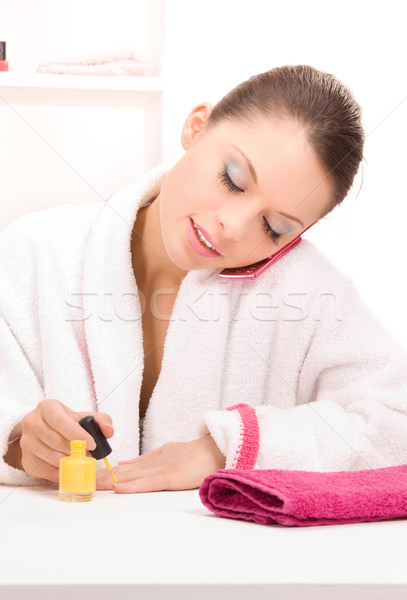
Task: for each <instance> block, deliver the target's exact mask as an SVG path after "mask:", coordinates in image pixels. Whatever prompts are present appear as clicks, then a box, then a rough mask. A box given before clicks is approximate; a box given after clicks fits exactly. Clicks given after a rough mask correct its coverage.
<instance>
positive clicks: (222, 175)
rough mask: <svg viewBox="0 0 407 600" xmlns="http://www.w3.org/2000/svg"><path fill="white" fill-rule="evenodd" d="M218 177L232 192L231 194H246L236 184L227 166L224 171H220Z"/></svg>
mask: <svg viewBox="0 0 407 600" xmlns="http://www.w3.org/2000/svg"><path fill="white" fill-rule="evenodd" d="M218 177H219V179H220V180H221V182H222V183H223V185H224V186H225V187H226V188H227V189H228V190H229V191H230V192H237V193H241V192H244V190H242V188H240V187H238V186H237V185H236V184H235V182H234V181H233V179H232V178H231V177H230V175H229V173H228V170H227V166H226V165H225V166H224V167H223V169H222V171H220V172H219V173H218Z"/></svg>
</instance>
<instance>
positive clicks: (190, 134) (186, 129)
mask: <svg viewBox="0 0 407 600" xmlns="http://www.w3.org/2000/svg"><path fill="white" fill-rule="evenodd" d="M211 112H212V105H211V104H210V103H209V102H203V103H202V104H198V106H195V108H193V109H192V110H191V112H190V113H189V115H188V117H187V119H186V121H185V123H184V126H183V127H182V132H181V144H182V147H183V148H184V150H188V148H189V147H190V145H191V144H192V142H193V140H194V139H195V137H196V136H197V135H198V134H199V133H201V132H202V131H203V129H204V126H205V122H206V120H207V118H208V117H209V115H210V114H211Z"/></svg>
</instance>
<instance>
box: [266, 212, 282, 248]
mask: <svg viewBox="0 0 407 600" xmlns="http://www.w3.org/2000/svg"><path fill="white" fill-rule="evenodd" d="M263 221H264V231H265V232H266V234H267V235H268V236H269V237H271V239H272V240H273V242H274V243H275V244H276V245H278V242H279V240H280V238H281V236H282V235H283V234H282V233H278V232H277V231H274V229H273V228H272V227H270V224H269V223H268V222H267V220H266V219H265V218H264V217H263Z"/></svg>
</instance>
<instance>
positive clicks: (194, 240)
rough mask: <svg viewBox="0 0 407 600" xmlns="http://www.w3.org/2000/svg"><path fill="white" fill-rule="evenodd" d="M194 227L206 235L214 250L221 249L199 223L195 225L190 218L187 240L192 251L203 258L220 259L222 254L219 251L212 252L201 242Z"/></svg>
mask: <svg viewBox="0 0 407 600" xmlns="http://www.w3.org/2000/svg"><path fill="white" fill-rule="evenodd" d="M194 225H195V226H196V227H197V228H198V229H199V231H200V232H201V233H202V234H203V235H204V237H205V238H206V239H207V240H208V242H209V243H210V244H211V245H212V246H213V247H214V248H217V249H218V248H219V247H218V245H217V244H215V243H214V242H213V240H212V238H211V237H210V235H209V234H208V233H207V232H206V231H205V230H204V229H202V228H201V227H200V226H199V225H198V224H197V223H194V221H193V220H192V219H191V218H190V219H189V221H188V227H187V238H188V241H189V244H190V246H191V248H192V250H194V251H195V252H196V253H197V254H199V255H200V256H203V257H204V258H218V257H219V256H222V254H221V252H218V251H217V250H212V248H208V247H207V246H205V245H204V244H203V243H202V242H201V241H200V239H199V237H198V233H197V231H196V229H195V227H194ZM219 250H220V249H219Z"/></svg>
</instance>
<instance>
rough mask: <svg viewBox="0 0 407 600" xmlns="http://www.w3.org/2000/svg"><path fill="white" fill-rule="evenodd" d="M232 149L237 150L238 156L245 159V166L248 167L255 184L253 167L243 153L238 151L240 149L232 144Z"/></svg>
mask: <svg viewBox="0 0 407 600" xmlns="http://www.w3.org/2000/svg"><path fill="white" fill-rule="evenodd" d="M232 148H235V150H237V151H238V152H240V154H241V155H242V156H243V158H244V159H245V161H246V163H247V166H248V167H249V171H250V173H251V174H252V177H253V179H254V183H257V175H256V171H255V170H254V167H253V165H252V163H251V162H250V160H249V159H248V158H247V156H246V154H245V153H244V152H242V150H240V148H238V147H237V146H235V145H234V144H232Z"/></svg>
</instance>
